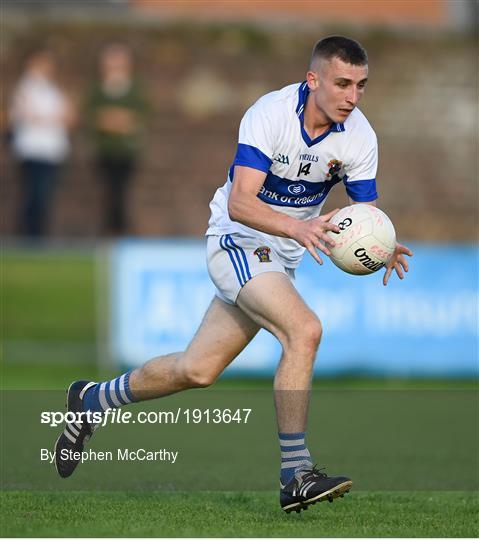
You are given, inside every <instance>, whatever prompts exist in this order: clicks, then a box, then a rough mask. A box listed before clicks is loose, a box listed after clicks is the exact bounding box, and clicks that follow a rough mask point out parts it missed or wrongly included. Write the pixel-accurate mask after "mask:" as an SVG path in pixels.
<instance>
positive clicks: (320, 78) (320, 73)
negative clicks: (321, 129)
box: [307, 58, 368, 123]
mask: <svg viewBox="0 0 479 540" xmlns="http://www.w3.org/2000/svg"><path fill="white" fill-rule="evenodd" d="M307 80H308V86H309V90H310V93H311V96H312V98H313V101H314V104H315V109H316V110H317V111H318V113H319V114H320V115H322V116H324V118H325V120H326V121H328V122H338V123H342V122H344V121H345V120H346V118H347V117H348V116H349V115H350V114H351V112H352V111H353V109H354V108H355V107H356V105H357V104H358V103H359V101H360V100H361V98H362V96H363V94H364V90H365V88H366V82H367V80H368V66H367V65H364V66H353V65H352V64H347V63H346V62H343V61H342V60H340V59H339V58H332V59H331V60H329V61H325V60H321V61H319V62H317V63H316V65H315V66H314V71H313V70H311V71H308V73H307Z"/></svg>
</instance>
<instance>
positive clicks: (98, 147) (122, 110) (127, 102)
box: [87, 43, 147, 235]
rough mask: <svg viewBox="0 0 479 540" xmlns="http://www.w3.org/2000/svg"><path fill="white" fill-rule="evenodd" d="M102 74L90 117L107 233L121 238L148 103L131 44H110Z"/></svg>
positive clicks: (90, 102)
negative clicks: (100, 180)
mask: <svg viewBox="0 0 479 540" xmlns="http://www.w3.org/2000/svg"><path fill="white" fill-rule="evenodd" d="M99 71H100V74H99V75H100V77H99V80H98V81H96V82H95V84H94V85H93V87H92V89H91V92H90V96H89V100H88V104H87V108H88V110H87V116H88V118H89V125H90V130H91V135H92V140H93V144H94V145H95V151H96V156H97V162H98V167H99V171H100V174H101V177H102V178H103V181H104V183H105V187H106V192H107V193H106V196H107V205H108V206H107V211H106V221H107V222H106V228H107V233H108V234H113V235H116V234H122V233H124V232H125V231H126V229H127V220H126V191H127V188H128V185H129V183H130V180H131V177H132V175H133V173H134V170H135V166H136V164H137V161H138V157H139V153H140V150H141V147H142V143H143V133H144V127H145V119H146V112H147V104H146V100H145V97H144V94H143V91H142V89H141V84H140V83H139V81H138V79H137V78H136V77H135V76H134V73H133V55H132V52H131V50H130V48H129V47H128V46H127V45H125V44H123V43H111V44H109V45H107V46H106V47H105V48H104V49H103V51H102V52H101V54H100V59H99Z"/></svg>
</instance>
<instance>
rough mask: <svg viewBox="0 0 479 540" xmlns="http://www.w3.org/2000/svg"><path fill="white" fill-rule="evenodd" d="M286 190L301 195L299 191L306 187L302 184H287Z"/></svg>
mask: <svg viewBox="0 0 479 540" xmlns="http://www.w3.org/2000/svg"><path fill="white" fill-rule="evenodd" d="M288 191H289V192H290V193H291V195H301V193H304V192H305V191H306V188H305V187H304V186H303V184H291V185H290V186H288Z"/></svg>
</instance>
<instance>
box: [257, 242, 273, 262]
mask: <svg viewBox="0 0 479 540" xmlns="http://www.w3.org/2000/svg"><path fill="white" fill-rule="evenodd" d="M270 253H271V250H270V249H269V247H267V246H260V247H259V248H257V249H255V250H254V254H255V255H257V256H258V259H259V262H271V259H270V258H269V254H270Z"/></svg>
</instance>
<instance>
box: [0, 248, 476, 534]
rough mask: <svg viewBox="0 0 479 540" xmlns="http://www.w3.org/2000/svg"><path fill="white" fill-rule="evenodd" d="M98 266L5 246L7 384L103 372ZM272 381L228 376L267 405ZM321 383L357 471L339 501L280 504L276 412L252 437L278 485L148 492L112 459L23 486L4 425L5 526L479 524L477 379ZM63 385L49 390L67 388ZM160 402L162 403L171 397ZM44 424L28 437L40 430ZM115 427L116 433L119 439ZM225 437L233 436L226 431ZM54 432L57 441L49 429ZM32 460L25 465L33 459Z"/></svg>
mask: <svg viewBox="0 0 479 540" xmlns="http://www.w3.org/2000/svg"><path fill="white" fill-rule="evenodd" d="M94 272H95V270H94V264H93V257H92V254H91V253H90V254H89V253H83V254H81V255H78V254H75V253H66V254H65V253H61V252H58V253H55V252H54V253H49V254H47V255H42V254H41V253H37V254H31V253H29V252H25V253H14V252H13V253H7V254H6V256H4V260H3V269H2V273H3V291H2V305H3V312H4V316H3V317H2V327H1V330H2V339H3V340H4V344H5V347H4V354H3V358H2V388H3V389H4V390H5V389H9V390H10V391H13V392H17V390H18V389H24V391H25V389H42V390H43V391H46V390H49V391H50V390H51V391H54V390H59V389H62V392H63V389H64V388H65V386H66V385H67V384H68V383H69V382H70V381H71V380H73V379H75V378H80V377H86V378H92V379H96V378H97V377H98V371H97V368H96V366H95V364H94V362H93V360H92V358H89V357H88V354H89V351H94V350H95V349H94V340H95V324H94V318H95V305H94ZM59 337H60V339H59V340H58V338H59ZM58 341H60V342H61V343H58ZM72 344H73V346H72ZM30 350H31V351H33V352H34V353H35V360H34V361H33V360H28V359H27V360H26V359H25V355H27V356H28V354H29V351H30ZM64 351H66V353H67V356H68V354H69V352H72V351H73V353H74V358H73V360H72V359H70V360H68V361H62V358H63V355H64V354H65V352H64ZM27 353H28V354H27ZM270 386H271V385H270V381H248V382H244V381H239V382H238V381H237V382H235V381H231V380H224V381H222V382H220V383H219V385H218V387H219V389H220V390H221V389H223V390H226V391H227V393H228V394H229V393H234V392H237V391H238V388H242V387H244V388H246V389H247V390H248V391H250V390H255V391H256V390H258V392H260V394H259V397H258V400H259V401H258V403H263V401H261V400H263V395H264V396H266V394H267V393H270ZM315 388H316V389H317V390H318V392H319V399H320V400H321V401H320V403H322V404H323V405H324V410H319V411H318V412H316V411H315V410H313V411H312V413H311V419H310V433H311V440H312V441H313V442H314V447H315V448H320V449H321V460H324V463H326V464H327V465H329V466H334V469H335V470H337V472H338V473H345V474H349V473H351V476H352V477H353V480H354V481H355V482H356V483H355V485H354V486H353V489H352V490H351V492H350V493H349V494H347V495H346V496H345V497H344V498H343V499H339V500H336V501H334V503H333V504H329V503H327V502H323V503H321V504H317V505H315V506H313V507H311V508H309V509H308V510H307V511H305V512H302V513H301V514H296V513H292V514H289V515H287V514H285V513H284V512H282V511H281V510H280V507H279V501H278V491H277V490H275V484H276V476H275V475H276V473H277V470H276V467H277V463H276V460H277V457H278V455H277V447H276V446H277V445H276V440H274V425H273V423H272V422H271V421H270V419H269V417H265V418H262V417H261V418H260V420H261V422H259V423H258V427H257V428H254V426H253V427H252V429H253V432H252V436H254V437H256V439H255V440H257V441H262V443H261V444H262V445H264V449H263V450H262V452H263V453H262V454H261V453H259V454H258V456H257V457H258V459H260V460H261V459H262V460H263V461H262V463H268V465H269V469H268V470H267V471H266V472H265V473H264V477H265V478H266V479H269V478H271V482H270V483H268V482H269V481H266V482H265V483H266V485H267V486H269V487H266V488H262V489H256V490H247V489H244V488H242V489H241V490H238V491H236V492H232V491H230V490H228V491H226V490H225V491H205V490H204V487H202V489H201V490H199V491H193V490H189V491H185V490H184V489H183V488H181V487H180V488H178V489H152V488H151V486H150V487H148V488H147V489H146V490H143V491H142V489H141V485H142V484H141V482H140V483H139V484H138V482H136V486H135V485H134V484H135V478H134V477H131V478H126V480H125V481H124V482H123V485H122V486H120V487H117V488H116V489H115V488H114V487H112V488H110V489H108V488H105V487H103V488H102V487H98V485H97V484H96V483H95V479H98V478H99V477H101V475H102V474H103V469H102V468H98V467H97V468H94V467H92V468H89V467H88V466H87V464H84V465H82V466H81V467H82V469H81V470H80V469H79V471H78V472H77V473H75V477H72V479H69V480H67V481H63V480H62V481H61V482H62V483H61V484H60V480H59V479H56V478H55V477H54V471H53V470H51V471H50V470H46V473H45V478H46V479H47V481H46V482H45V484H44V485H43V484H41V483H39V482H38V483H37V485H36V488H35V489H24V488H22V486H20V487H18V486H15V482H14V481H12V475H11V474H9V470H8V469H9V462H8V461H7V460H6V459H5V456H6V455H10V454H9V452H10V453H11V452H15V444H18V442H16V439H15V438H14V437H13V438H12V437H8V438H7V437H5V434H7V435H8V433H9V432H8V431H7V432H5V431H3V432H2V434H3V437H0V438H1V440H2V460H1V467H2V471H1V480H2V493H1V494H0V533H1V535H2V536H3V537H5V536H10V537H25V536H27V537H46V536H48V537H50V536H51V537H65V536H66V537H69V536H71V537H97V536H99V537H109V536H115V537H116V536H119V537H202V536H209V537H219V536H220V537H229V536H235V537H477V536H478V535H479V526H478V520H477V516H478V515H479V492H478V483H479V482H478V480H479V478H478V470H479V462H478V457H477V455H478V452H477V449H478V443H479V434H478V428H477V423H476V421H477V419H478V414H479V413H478V411H479V407H477V405H478V392H477V381H417V380H416V381H380V380H361V379H358V380H347V381H344V380H343V381H319V382H318V383H316V384H315ZM213 391H214V389H211V390H206V391H205V392H210V393H211V392H213ZM263 391H264V393H261V392H263ZM3 395H4V394H2V397H3ZM15 395H16V396H17V395H18V394H15ZM57 395H59V393H58V394H55V393H53V394H51V395H50V397H51V399H52V400H56V399H57V398H56V396H57ZM205 395H210V394H205ZM211 395H213V394H211ZM62 399H63V398H62ZM264 399H265V400H266V397H264ZM152 403H153V404H152V405H151V406H152V407H153V408H158V407H159V405H158V404H159V403H160V401H156V402H152ZM164 403H170V401H169V400H165V401H164ZM265 403H266V401H265ZM378 403H379V404H381V405H382V406H378ZM4 404H5V403H4V402H3V403H2V405H4ZM141 406H142V405H135V406H134V407H137V408H138V407H141ZM258 408H259V407H258ZM14 410H16V409H14ZM326 411H327V414H326ZM365 411H366V413H365ZM13 420H15V419H13ZM265 426H270V428H271V429H269V428H268V430H266V428H265ZM311 426H313V428H315V429H312V428H311ZM32 428H35V425H34V424H32ZM2 429H4V428H3V427H2ZM255 429H256V431H254V430H255ZM152 431H153V430H152V429H148V430H144V431H143V432H141V433H139V434H138V435H137V438H139V439H141V440H142V441H143V440H145V443H146V442H147V441H148V437H152V438H154V437H155V435H154V434H152ZM31 433H34V432H33V431H32V432H27V433H24V434H23V436H24V437H25V438H26V439H28V437H32V435H31ZM117 433H118V434H119V433H120V431H118V432H117ZM186 434H188V432H186ZM424 434H426V435H427V436H424ZM114 435H115V433H113V432H112V434H111V437H114ZM212 436H214V437H216V439H215V440H218V439H219V438H220V435H219V434H218V433H217V434H215V433H213V435H212ZM47 438H48V440H50V438H51V437H50V435H49V434H48V437H47ZM106 439H108V437H107V432H105V433H99V434H98V436H97V435H95V439H94V441H92V445H97V446H98V445H100V446H101V444H103V443H104V442H105V440H106ZM52 440H53V439H52ZM381 441H383V443H384V444H383V446H381ZM150 442H151V441H150ZM254 444H256V443H254ZM12 449H13V450H12ZM202 459H205V458H204V456H203V458H202ZM205 462H206V461H205ZM269 462H270V463H269ZM19 463H20V466H21V465H22V462H21V460H20V461H19ZM184 463H185V464H186V465H185V467H181V466H180V467H177V468H175V469H171V470H172V472H171V473H170V474H172V475H173V477H174V475H175V474H178V475H186V476H188V475H193V476H192V477H193V478H194V474H195V466H197V465H195V463H194V462H192V461H188V460H185V462H184ZM322 464H323V463H322V462H321V465H322ZM240 465H241V463H240V462H237V461H235V458H231V462H228V461H226V462H225V464H224V466H225V467H226V469H227V468H228V467H229V468H230V469H231V470H235V469H237V468H238V466H240ZM143 474H144V475H145V476H144V477H142V481H144V482H145V485H146V483H147V480H148V477H149V476H154V475H155V474H156V473H155V472H153V471H152V469H150V468H148V467H146V468H145V469H144V473H143ZM238 474H240V473H238ZM255 474H256V472H255ZM393 475H395V480H394V482H396V489H395V490H392V489H390V484H391V483H392V484H394V482H389V481H388V479H387V477H388V476H391V477H392V476H393ZM203 476H204V475H203ZM13 478H15V474H14V475H13ZM39 478H40V476H39ZM130 480H131V484H132V487H131V488H129V487H128V485H129V481H130ZM88 481H93V483H92V489H88V488H85V487H82V488H81V489H79V488H78V487H77V486H85V482H88ZM55 482H57V483H58V484H56V483H55ZM75 482H77V484H75ZM81 482H83V483H81ZM57 485H58V486H60V487H59V488H57V487H56V486H57ZM42 486H43V487H42ZM375 486H376V488H375ZM439 486H442V487H439ZM68 490H69V491H68Z"/></svg>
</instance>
